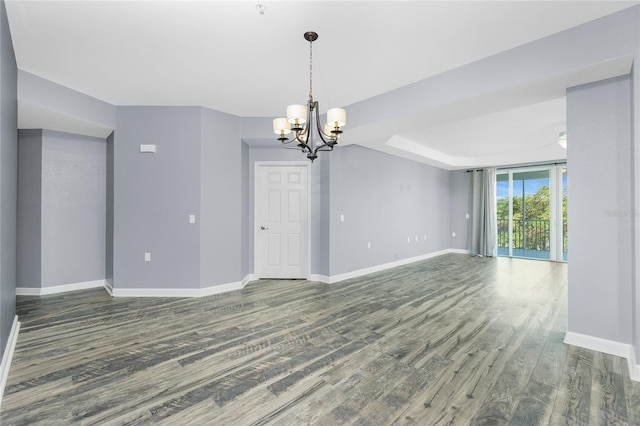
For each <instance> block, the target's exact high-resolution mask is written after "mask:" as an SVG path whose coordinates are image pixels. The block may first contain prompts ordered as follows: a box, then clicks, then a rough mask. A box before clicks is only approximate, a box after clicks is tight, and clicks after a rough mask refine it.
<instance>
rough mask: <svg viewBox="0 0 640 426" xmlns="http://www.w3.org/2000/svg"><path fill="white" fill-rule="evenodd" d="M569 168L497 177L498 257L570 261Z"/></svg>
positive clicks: (544, 168) (534, 169) (528, 170)
mask: <svg viewBox="0 0 640 426" xmlns="http://www.w3.org/2000/svg"><path fill="white" fill-rule="evenodd" d="M567 178H568V173H567V166H566V164H556V165H552V166H542V167H527V168H518V169H503V170H499V171H498V173H497V174H496V213H497V220H498V223H497V225H498V256H509V257H523V258H529V259H544V260H553V261H557V262H566V261H568V256H569V249H568V224H567V196H568V187H567Z"/></svg>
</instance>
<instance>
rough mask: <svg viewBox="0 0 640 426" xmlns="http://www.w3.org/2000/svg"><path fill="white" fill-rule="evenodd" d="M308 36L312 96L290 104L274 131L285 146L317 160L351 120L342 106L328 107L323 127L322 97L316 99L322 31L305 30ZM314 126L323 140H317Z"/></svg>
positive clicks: (329, 149) (331, 148) (305, 35)
mask: <svg viewBox="0 0 640 426" xmlns="http://www.w3.org/2000/svg"><path fill="white" fill-rule="evenodd" d="M304 39H305V40H307V41H308V42H309V100H308V101H307V105H289V106H288V107H287V118H276V119H274V120H273V131H274V133H275V134H276V135H278V140H279V141H280V142H282V145H283V146H284V147H285V148H287V149H297V150H300V151H302V152H303V153H306V154H307V158H308V159H309V160H311V162H312V163H313V160H315V159H316V158H318V151H333V147H334V146H335V145H336V144H337V143H338V138H339V137H340V135H341V134H342V127H344V125H345V124H346V123H347V112H346V111H345V110H344V109H342V108H331V109H330V110H328V111H327V122H326V123H325V125H324V127H320V111H319V105H318V101H314V100H313V42H314V41H316V40H317V39H318V34H317V33H315V32H313V31H308V32H306V33H304ZM314 112H315V116H314ZM314 121H315V126H314ZM314 127H315V129H316V131H317V132H318V134H317V136H318V137H319V139H320V140H319V141H316V140H314V137H313V136H314V135H313V133H314ZM292 131H293V132H294V135H293V137H292V138H291V139H289V137H288V136H287V135H288V134H290V133H291V132H292Z"/></svg>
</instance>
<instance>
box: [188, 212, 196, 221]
mask: <svg viewBox="0 0 640 426" xmlns="http://www.w3.org/2000/svg"><path fill="white" fill-rule="evenodd" d="M189 223H196V215H195V214H190V215H189Z"/></svg>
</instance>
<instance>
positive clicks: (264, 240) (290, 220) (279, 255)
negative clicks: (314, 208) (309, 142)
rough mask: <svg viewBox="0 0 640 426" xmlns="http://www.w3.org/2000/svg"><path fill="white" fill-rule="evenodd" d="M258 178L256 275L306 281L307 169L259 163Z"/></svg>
mask: <svg viewBox="0 0 640 426" xmlns="http://www.w3.org/2000/svg"><path fill="white" fill-rule="evenodd" d="M255 176H256V182H255V191H256V193H255V229H254V232H255V245H254V247H255V273H256V275H257V276H258V278H307V276H308V269H309V268H308V264H309V255H308V247H309V236H308V234H309V229H308V228H309V217H308V208H309V207H308V189H309V187H308V168H307V166H303V165H281V164H280V165H267V164H256V174H255Z"/></svg>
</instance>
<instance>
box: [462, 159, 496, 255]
mask: <svg viewBox="0 0 640 426" xmlns="http://www.w3.org/2000/svg"><path fill="white" fill-rule="evenodd" d="M470 173H471V199H470V205H471V217H470V220H471V226H470V228H471V229H470V232H469V252H470V253H471V254H472V255H476V256H493V257H495V256H497V255H498V233H497V229H498V220H497V216H496V169H495V168H487V169H483V170H473V171H472V172H470Z"/></svg>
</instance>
